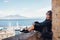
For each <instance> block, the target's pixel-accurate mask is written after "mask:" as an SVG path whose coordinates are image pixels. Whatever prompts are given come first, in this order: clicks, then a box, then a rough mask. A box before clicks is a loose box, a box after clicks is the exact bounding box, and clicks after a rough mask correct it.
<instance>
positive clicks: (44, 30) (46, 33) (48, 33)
mask: <svg viewBox="0 0 60 40" xmlns="http://www.w3.org/2000/svg"><path fill="white" fill-rule="evenodd" d="M34 30H36V31H39V32H40V33H41V34H42V37H45V38H51V37H52V34H53V33H52V21H51V20H50V19H46V20H45V21H44V22H41V23H39V22H35V25H34Z"/></svg>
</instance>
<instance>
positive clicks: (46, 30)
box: [21, 10, 53, 40]
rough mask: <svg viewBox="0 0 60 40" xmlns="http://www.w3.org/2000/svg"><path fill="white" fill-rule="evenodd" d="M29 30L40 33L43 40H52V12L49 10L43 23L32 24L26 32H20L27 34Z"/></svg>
mask: <svg viewBox="0 0 60 40" xmlns="http://www.w3.org/2000/svg"><path fill="white" fill-rule="evenodd" d="M31 30H36V31H39V32H40V33H41V38H42V39H43V40H52V36H53V32H52V11H51V10H49V11H48V12H47V13H46V19H45V21H43V22H41V23H39V22H38V21H36V22H34V24H32V26H31V27H29V28H27V29H26V30H25V29H24V30H22V31H21V32H25V33H28V32H29V31H31Z"/></svg>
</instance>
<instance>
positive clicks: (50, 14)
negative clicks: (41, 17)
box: [48, 10, 52, 20]
mask: <svg viewBox="0 0 60 40" xmlns="http://www.w3.org/2000/svg"><path fill="white" fill-rule="evenodd" d="M48 13H49V14H48V15H49V16H50V19H51V20H52V11H51V10H49V11H48Z"/></svg>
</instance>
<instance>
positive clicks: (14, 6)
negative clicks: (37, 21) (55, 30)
mask: <svg viewBox="0 0 60 40" xmlns="http://www.w3.org/2000/svg"><path fill="white" fill-rule="evenodd" d="M48 10H51V0H0V17H5V16H8V15H21V16H25V17H30V18H31V17H45V13H46V12H47V11H48Z"/></svg>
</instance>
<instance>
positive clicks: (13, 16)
mask: <svg viewBox="0 0 60 40" xmlns="http://www.w3.org/2000/svg"><path fill="white" fill-rule="evenodd" d="M0 19H28V18H27V17H24V16H20V15H8V16H5V17H2V18H0Z"/></svg>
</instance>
